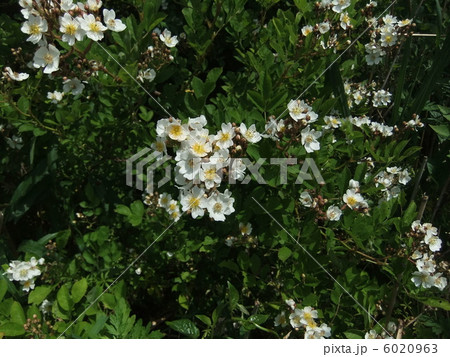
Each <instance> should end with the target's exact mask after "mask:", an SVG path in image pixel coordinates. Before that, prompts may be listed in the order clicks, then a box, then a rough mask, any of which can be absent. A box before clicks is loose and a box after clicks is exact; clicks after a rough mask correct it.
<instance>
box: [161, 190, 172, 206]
mask: <svg viewBox="0 0 450 357" xmlns="http://www.w3.org/2000/svg"><path fill="white" fill-rule="evenodd" d="M171 200H172V195H170V194H169V193H162V194H161V195H160V196H159V198H158V206H159V207H162V208H165V209H167V208H168V207H169V202H170V201H171Z"/></svg>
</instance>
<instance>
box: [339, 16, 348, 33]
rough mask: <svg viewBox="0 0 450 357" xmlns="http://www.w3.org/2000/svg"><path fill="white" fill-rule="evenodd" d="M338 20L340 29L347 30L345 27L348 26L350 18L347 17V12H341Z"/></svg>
mask: <svg viewBox="0 0 450 357" xmlns="http://www.w3.org/2000/svg"><path fill="white" fill-rule="evenodd" d="M339 20H340V21H341V24H340V25H341V27H342V28H343V29H344V30H347V27H349V26H350V16H348V13H347V12H343V13H342V14H341V16H340V18H339Z"/></svg>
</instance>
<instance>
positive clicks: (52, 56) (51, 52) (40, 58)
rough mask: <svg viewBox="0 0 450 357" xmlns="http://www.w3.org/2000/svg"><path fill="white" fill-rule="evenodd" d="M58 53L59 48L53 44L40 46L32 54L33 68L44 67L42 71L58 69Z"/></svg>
mask: <svg viewBox="0 0 450 357" xmlns="http://www.w3.org/2000/svg"><path fill="white" fill-rule="evenodd" d="M59 53H60V52H59V50H58V49H57V48H56V47H55V46H53V45H48V47H47V46H45V47H40V48H39V49H38V50H37V51H36V53H35V54H34V58H33V66H34V67H35V68H39V67H44V73H47V74H50V73H53V72H55V71H57V70H58V69H59Z"/></svg>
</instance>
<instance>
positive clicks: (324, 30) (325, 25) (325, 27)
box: [318, 22, 330, 35]
mask: <svg viewBox="0 0 450 357" xmlns="http://www.w3.org/2000/svg"><path fill="white" fill-rule="evenodd" d="M318 29H319V32H320V33H321V34H322V35H323V34H324V33H327V32H328V31H330V24H329V23H328V22H321V23H320V24H318Z"/></svg>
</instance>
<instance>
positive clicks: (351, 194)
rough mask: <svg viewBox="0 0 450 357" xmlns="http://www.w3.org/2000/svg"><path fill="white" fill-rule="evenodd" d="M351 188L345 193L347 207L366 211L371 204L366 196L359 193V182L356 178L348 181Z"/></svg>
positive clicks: (344, 199)
mask: <svg viewBox="0 0 450 357" xmlns="http://www.w3.org/2000/svg"><path fill="white" fill-rule="evenodd" d="M348 186H349V188H348V189H347V191H346V192H345V193H344V196H343V197H342V200H343V201H344V203H345V204H346V205H347V207H349V208H351V209H352V210H356V211H363V212H366V211H367V209H368V208H369V204H368V203H367V201H366V200H365V199H364V197H363V196H362V195H361V194H360V193H359V192H360V190H359V182H358V181H356V180H350V181H349V183H348Z"/></svg>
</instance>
